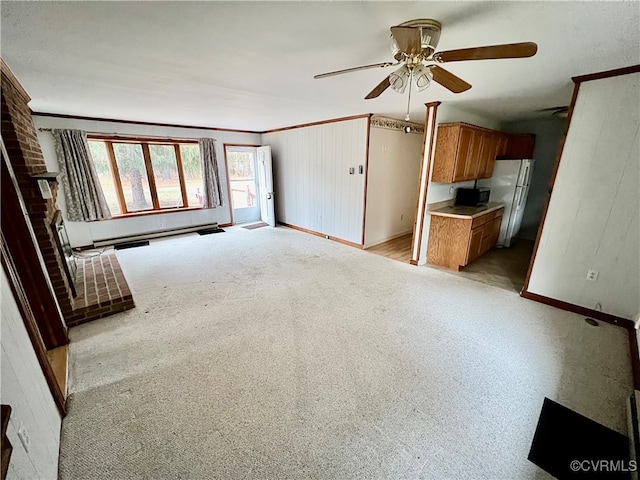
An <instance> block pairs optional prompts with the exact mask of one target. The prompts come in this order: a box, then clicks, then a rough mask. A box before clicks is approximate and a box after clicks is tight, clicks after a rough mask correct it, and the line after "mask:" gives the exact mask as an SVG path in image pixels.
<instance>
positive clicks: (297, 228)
mask: <svg viewBox="0 0 640 480" xmlns="http://www.w3.org/2000/svg"><path fill="white" fill-rule="evenodd" d="M278 225H282V226H283V227H289V228H292V229H293V230H298V231H300V232H304V233H310V234H311V235H315V236H316V237H322V238H326V239H329V240H333V241H334V242H338V243H342V244H343V245H348V246H350V247H355V248H359V249H361V250H362V245H360V244H359V243H354V242H350V241H348V240H343V239H342V238H338V237H332V236H331V235H326V234H324V233H320V232H316V231H315V230H309V229H308V228H304V227H299V226H297V225H292V224H290V223H285V222H278Z"/></svg>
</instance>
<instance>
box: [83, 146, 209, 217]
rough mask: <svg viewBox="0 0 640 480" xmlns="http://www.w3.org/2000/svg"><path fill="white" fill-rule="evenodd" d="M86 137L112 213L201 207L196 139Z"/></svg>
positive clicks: (198, 150)
mask: <svg viewBox="0 0 640 480" xmlns="http://www.w3.org/2000/svg"><path fill="white" fill-rule="evenodd" d="M88 140H89V150H90V151H91V156H92V158H93V162H94V164H95V167H96V171H97V173H98V179H99V181H100V185H101V186H102V190H103V191H104V195H105V197H106V199H107V203H108V205H109V209H110V210H111V213H112V214H113V215H124V214H127V213H136V212H146V211H154V210H160V211H170V210H173V209H177V208H185V207H192V208H193V207H202V205H203V200H202V189H203V186H202V171H201V167H200V149H199V148H198V144H197V143H195V142H191V143H187V142H172V141H159V140H151V139H150V140H149V141H145V140H136V141H134V140H123V139H121V138H113V139H110V138H106V137H92V136H89V138H88Z"/></svg>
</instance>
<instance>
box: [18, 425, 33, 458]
mask: <svg viewBox="0 0 640 480" xmlns="http://www.w3.org/2000/svg"><path fill="white" fill-rule="evenodd" d="M18 438H19V439H20V441H21V442H22V446H23V447H24V449H25V451H26V452H27V453H29V447H30V446H31V439H30V438H29V432H27V429H26V428H25V426H24V424H22V423H20V428H19V429H18Z"/></svg>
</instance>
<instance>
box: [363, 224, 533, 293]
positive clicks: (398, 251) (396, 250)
mask: <svg viewBox="0 0 640 480" xmlns="http://www.w3.org/2000/svg"><path fill="white" fill-rule="evenodd" d="M412 237H413V235H412V234H408V235H404V236H402V237H398V238H394V239H393V240H389V241H388V242H385V243H381V244H380V245H376V246H374V247H371V248H368V249H367V252H371V253H375V254H376V255H382V256H383V257H387V258H391V259H392V260H397V261H399V262H403V263H409V261H410V260H411V239H412ZM532 252H533V242H532V241H529V240H518V241H517V242H516V243H515V244H514V245H513V246H512V247H510V248H493V249H491V250H489V251H488V252H487V253H485V254H484V255H482V256H481V257H480V258H478V259H477V260H474V261H473V262H471V263H470V264H469V265H467V266H466V267H465V268H463V269H462V270H461V271H460V272H454V271H452V270H444V269H443V270H444V271H446V272H450V273H454V274H455V275H460V276H462V277H465V278H468V279H470V280H475V281H476V282H482V283H486V284H488V285H493V286H494V287H500V288H504V289H506V290H513V291H516V292H518V293H519V292H520V290H521V289H522V287H523V286H524V279H525V277H526V275H527V269H528V268H529V260H530V259H531V254H532ZM428 266H429V267H431V268H439V267H434V266H433V265H428Z"/></svg>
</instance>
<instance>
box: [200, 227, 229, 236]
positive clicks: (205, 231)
mask: <svg viewBox="0 0 640 480" xmlns="http://www.w3.org/2000/svg"><path fill="white" fill-rule="evenodd" d="M222 232H224V230H223V229H221V228H205V229H203V230H197V231H196V233H197V234H198V235H210V234H212V233H222Z"/></svg>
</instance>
